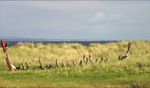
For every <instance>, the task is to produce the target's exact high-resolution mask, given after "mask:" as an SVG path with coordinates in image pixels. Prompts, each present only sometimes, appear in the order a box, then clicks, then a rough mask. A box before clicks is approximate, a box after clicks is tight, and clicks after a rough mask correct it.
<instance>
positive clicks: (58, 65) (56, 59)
mask: <svg viewBox="0 0 150 88" xmlns="http://www.w3.org/2000/svg"><path fill="white" fill-rule="evenodd" d="M56 66H57V67H60V66H59V64H58V60H57V59H56Z"/></svg>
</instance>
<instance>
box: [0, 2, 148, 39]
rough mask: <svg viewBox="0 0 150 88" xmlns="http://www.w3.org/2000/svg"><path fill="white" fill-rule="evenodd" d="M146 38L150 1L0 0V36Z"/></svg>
mask: <svg viewBox="0 0 150 88" xmlns="http://www.w3.org/2000/svg"><path fill="white" fill-rule="evenodd" d="M2 36H3V37H24V38H40V39H41V38H44V39H93V40H94V39H99V40H139V39H142V40H150V1H0V37H2Z"/></svg>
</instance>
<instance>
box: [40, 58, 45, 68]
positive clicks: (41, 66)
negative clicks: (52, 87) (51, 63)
mask: <svg viewBox="0 0 150 88" xmlns="http://www.w3.org/2000/svg"><path fill="white" fill-rule="evenodd" d="M39 64H40V68H41V69H44V67H43V65H42V62H41V59H39Z"/></svg>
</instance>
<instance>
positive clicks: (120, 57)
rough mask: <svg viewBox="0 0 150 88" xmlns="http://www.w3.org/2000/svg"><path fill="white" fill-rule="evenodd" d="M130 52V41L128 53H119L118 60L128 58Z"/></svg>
mask: <svg viewBox="0 0 150 88" xmlns="http://www.w3.org/2000/svg"><path fill="white" fill-rule="evenodd" d="M129 52H130V42H129V43H128V49H127V52H126V54H125V55H119V57H118V60H123V59H126V58H127V57H128V55H129Z"/></svg>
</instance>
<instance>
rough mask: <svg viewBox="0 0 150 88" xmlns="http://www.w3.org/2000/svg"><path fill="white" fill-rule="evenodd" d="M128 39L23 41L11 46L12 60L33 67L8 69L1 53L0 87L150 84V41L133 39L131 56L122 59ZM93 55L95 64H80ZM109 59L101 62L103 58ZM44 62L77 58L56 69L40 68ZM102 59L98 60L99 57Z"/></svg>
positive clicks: (92, 86) (143, 85)
mask: <svg viewBox="0 0 150 88" xmlns="http://www.w3.org/2000/svg"><path fill="white" fill-rule="evenodd" d="M127 43H128V42H117V43H108V44H104V45H102V44H90V45H89V46H83V45H81V44H67V43H63V44H47V45H43V44H42V43H37V44H33V43H19V44H17V45H16V46H13V47H10V48H9V56H10V60H11V62H12V63H13V64H14V65H15V66H16V65H18V63H21V62H25V61H28V62H29V66H30V69H29V70H18V71H14V72H10V71H8V68H7V66H6V64H5V63H6V62H5V59H4V55H3V52H2V49H1V51H0V52H1V54H0V59H1V62H0V87H85V88H98V87H125V88H126V87H132V88H137V87H143V88H144V87H145V88H148V87H150V48H149V47H150V42H149V41H131V52H130V55H129V57H128V58H127V59H125V60H122V61H118V60H117V58H118V56H119V55H122V54H124V53H125V52H126V49H127ZM84 54H85V55H86V57H88V55H89V54H91V55H92V57H93V61H94V64H92V63H88V64H82V65H81V66H79V65H78V63H79V60H82V57H83V55H84ZM102 57H103V58H104V59H106V58H107V59H108V61H107V62H105V61H103V62H101V63H100V62H99V61H100V59H101V58H102ZM39 58H41V60H42V61H43V64H44V65H46V64H50V63H51V64H53V65H55V59H56V58H57V59H58V60H59V63H60V64H61V63H62V62H65V63H66V62H69V63H71V61H72V60H75V61H76V64H77V65H76V66H73V65H72V63H71V67H64V68H62V67H60V68H54V69H45V70H41V69H39V68H38V67H39V63H38V60H39ZM96 59H98V62H95V60H96Z"/></svg>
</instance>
